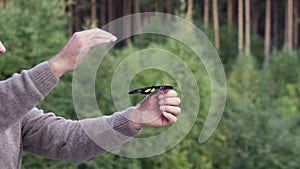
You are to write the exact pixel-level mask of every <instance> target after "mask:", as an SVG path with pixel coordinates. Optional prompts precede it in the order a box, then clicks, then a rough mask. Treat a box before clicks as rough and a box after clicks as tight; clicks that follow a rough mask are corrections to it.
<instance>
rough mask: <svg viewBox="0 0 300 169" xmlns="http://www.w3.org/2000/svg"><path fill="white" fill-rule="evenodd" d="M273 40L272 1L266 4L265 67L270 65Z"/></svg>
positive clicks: (268, 0)
mask: <svg viewBox="0 0 300 169" xmlns="http://www.w3.org/2000/svg"><path fill="white" fill-rule="evenodd" d="M270 39H271V0H267V2H266V23H265V52H264V54H265V65H266V66H267V65H268V64H269V58H270Z"/></svg>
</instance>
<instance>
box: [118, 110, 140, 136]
mask: <svg viewBox="0 0 300 169" xmlns="http://www.w3.org/2000/svg"><path fill="white" fill-rule="evenodd" d="M132 110H133V107H130V108H128V109H126V110H124V111H122V112H117V113H114V114H113V117H112V120H113V121H112V125H113V128H114V129H115V130H116V131H118V132H119V133H121V134H123V135H125V136H128V137H133V136H135V135H137V134H139V133H140V132H141V130H136V129H135V128H133V126H132V125H131V121H130V113H131V111H132Z"/></svg>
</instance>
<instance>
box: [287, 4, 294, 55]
mask: <svg viewBox="0 0 300 169" xmlns="http://www.w3.org/2000/svg"><path fill="white" fill-rule="evenodd" d="M287 19H288V20H287V27H286V28H287V47H288V49H290V50H292V49H293V0H287Z"/></svg>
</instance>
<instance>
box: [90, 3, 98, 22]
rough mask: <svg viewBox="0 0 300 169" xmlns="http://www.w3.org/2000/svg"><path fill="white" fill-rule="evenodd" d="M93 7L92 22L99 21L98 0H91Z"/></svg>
mask: <svg viewBox="0 0 300 169" xmlns="http://www.w3.org/2000/svg"><path fill="white" fill-rule="evenodd" d="M91 2H92V7H91V20H92V23H93V22H96V21H97V0H91Z"/></svg>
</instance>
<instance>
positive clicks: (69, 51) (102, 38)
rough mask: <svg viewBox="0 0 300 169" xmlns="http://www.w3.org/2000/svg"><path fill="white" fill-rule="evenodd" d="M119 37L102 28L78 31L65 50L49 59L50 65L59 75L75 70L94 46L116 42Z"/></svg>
mask: <svg viewBox="0 0 300 169" xmlns="http://www.w3.org/2000/svg"><path fill="white" fill-rule="evenodd" d="M116 40H117V38H116V37H115V36H113V35H112V34H110V33H109V32H106V31H104V30H101V29H98V28H96V29H90V30H86V31H81V32H76V33H74V35H73V36H72V38H71V39H70V40H69V42H68V43H67V45H66V46H65V47H64V48H63V50H62V51H61V52H60V53H59V54H57V55H56V56H55V57H53V58H52V59H51V60H49V62H48V63H49V65H50V67H51V69H52V70H53V72H54V74H55V75H56V76H57V77H61V76H62V75H63V74H64V73H66V72H69V71H73V70H75V69H76V68H77V66H78V65H80V63H81V62H82V61H83V59H84V58H85V57H86V56H87V54H88V53H89V52H90V50H91V49H92V48H94V47H95V46H97V45H101V44H108V43H112V42H115V41H116Z"/></svg>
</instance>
